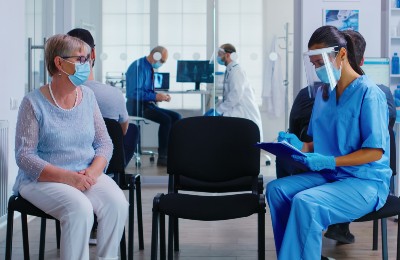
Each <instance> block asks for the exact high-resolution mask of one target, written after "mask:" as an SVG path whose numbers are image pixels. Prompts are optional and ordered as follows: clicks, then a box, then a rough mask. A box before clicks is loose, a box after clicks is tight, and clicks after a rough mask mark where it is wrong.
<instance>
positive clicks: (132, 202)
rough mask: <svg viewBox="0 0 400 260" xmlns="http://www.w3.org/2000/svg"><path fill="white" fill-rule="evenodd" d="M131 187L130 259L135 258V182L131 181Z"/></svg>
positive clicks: (129, 215)
mask: <svg viewBox="0 0 400 260" xmlns="http://www.w3.org/2000/svg"><path fill="white" fill-rule="evenodd" d="M130 184H131V185H130V188H129V214H128V218H129V220H128V259H129V260H133V243H134V237H133V233H134V229H135V226H134V223H133V218H134V214H135V213H134V210H135V206H134V205H132V204H135V186H134V185H133V183H132V182H131V183H130Z"/></svg>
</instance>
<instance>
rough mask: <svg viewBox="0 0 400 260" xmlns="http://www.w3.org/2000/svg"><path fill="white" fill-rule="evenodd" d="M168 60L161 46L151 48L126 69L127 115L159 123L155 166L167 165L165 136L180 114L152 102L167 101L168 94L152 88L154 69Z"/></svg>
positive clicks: (165, 50)
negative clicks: (146, 54) (145, 54)
mask: <svg viewBox="0 0 400 260" xmlns="http://www.w3.org/2000/svg"><path fill="white" fill-rule="evenodd" d="M167 59H168V51H167V49H166V48H164V47H162V46H157V47H155V48H154V49H152V50H151V52H150V54H149V55H148V56H145V57H142V58H140V59H138V60H135V61H134V62H133V63H132V64H131V65H130V66H129V68H128V70H127V72H126V98H127V101H126V108H127V110H128V113H129V115H131V116H139V117H144V118H147V119H149V120H151V121H154V122H156V123H158V124H160V127H159V129H158V159H157V165H159V166H166V165H167V156H168V155H167V151H168V137H169V132H170V130H171V128H172V125H173V124H174V123H175V122H176V121H178V120H179V119H181V115H180V114H178V113H176V112H174V111H171V110H167V109H162V108H159V107H158V106H157V103H156V102H162V101H166V102H169V101H170V100H171V97H170V95H168V94H164V93H156V92H155V91H154V69H158V68H160V67H161V66H162V65H163V64H164V63H165V62H166V61H167Z"/></svg>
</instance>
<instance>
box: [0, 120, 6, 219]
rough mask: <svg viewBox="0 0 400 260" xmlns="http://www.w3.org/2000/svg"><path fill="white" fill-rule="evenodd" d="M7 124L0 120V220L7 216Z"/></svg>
mask: <svg viewBox="0 0 400 260" xmlns="http://www.w3.org/2000/svg"><path fill="white" fill-rule="evenodd" d="M7 186H8V122H7V121H1V120H0V218H1V217H3V216H5V215H6V214H7V201H8V191H7V188H8V187H7Z"/></svg>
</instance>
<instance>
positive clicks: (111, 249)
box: [20, 174, 129, 260]
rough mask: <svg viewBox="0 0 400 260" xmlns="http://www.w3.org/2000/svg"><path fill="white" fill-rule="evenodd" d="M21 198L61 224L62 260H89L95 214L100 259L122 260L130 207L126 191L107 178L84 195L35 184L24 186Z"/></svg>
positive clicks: (66, 187)
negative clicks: (121, 244)
mask: <svg viewBox="0 0 400 260" xmlns="http://www.w3.org/2000/svg"><path fill="white" fill-rule="evenodd" d="M20 194H21V196H22V197H23V198H24V199H26V200H28V201H29V202H31V203H32V204H33V205H35V206H36V207H38V208H39V209H41V210H43V211H44V212H46V213H47V214H49V215H51V216H53V217H54V218H56V219H58V220H60V224H61V248H60V256H61V259H62V260H71V259H80V260H86V259H87V260H88V259H89V236H90V231H91V229H92V225H93V212H94V213H95V214H96V216H97V222H98V227H97V256H98V259H118V248H119V243H120V241H121V237H122V232H123V230H124V226H125V222H126V219H127V216H128V206H129V203H128V202H127V201H126V198H125V195H124V193H123V192H122V190H121V189H120V188H119V187H118V185H117V184H116V183H115V182H114V181H113V180H112V179H111V178H110V177H109V176H107V175H106V174H102V175H101V176H100V177H99V178H98V179H97V182H96V184H95V185H93V186H92V187H91V188H90V189H88V190H86V191H84V192H81V191H79V190H77V189H76V188H74V187H72V186H69V185H67V184H63V183H55V182H31V183H28V184H24V185H21V187H20Z"/></svg>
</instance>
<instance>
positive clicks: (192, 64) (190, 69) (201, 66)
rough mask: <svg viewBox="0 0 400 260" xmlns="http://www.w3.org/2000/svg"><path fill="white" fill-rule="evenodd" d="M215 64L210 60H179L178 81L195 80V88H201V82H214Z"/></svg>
mask: <svg viewBox="0 0 400 260" xmlns="http://www.w3.org/2000/svg"><path fill="white" fill-rule="evenodd" d="M213 73H214V64H213V63H210V61H209V60H178V67H177V74H176V81H177V82H194V83H195V90H200V83H213V82H214V76H213Z"/></svg>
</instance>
